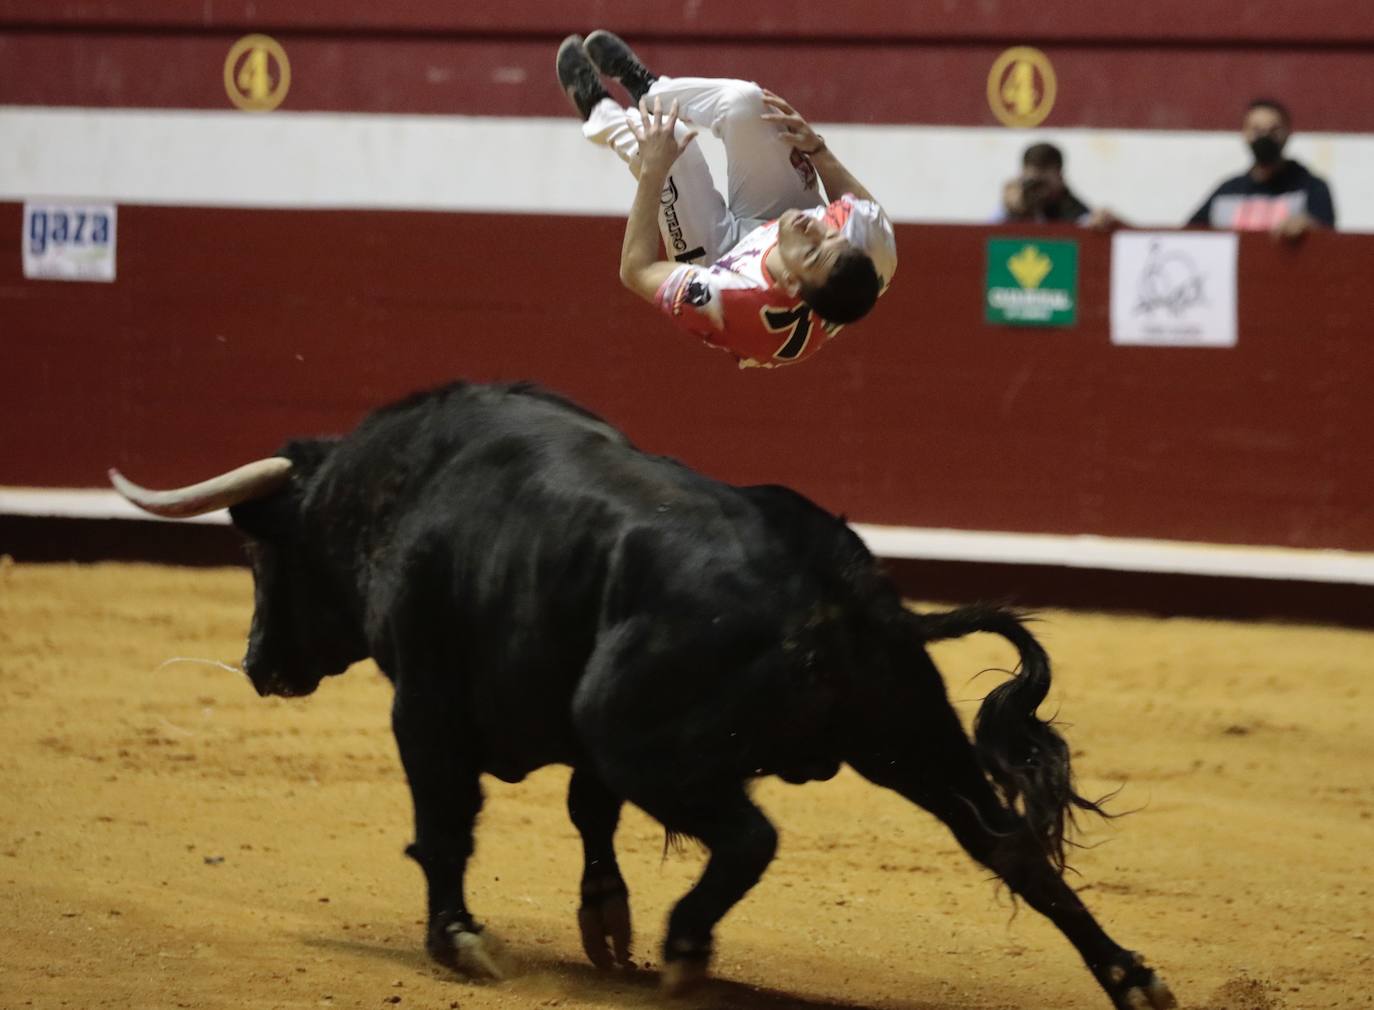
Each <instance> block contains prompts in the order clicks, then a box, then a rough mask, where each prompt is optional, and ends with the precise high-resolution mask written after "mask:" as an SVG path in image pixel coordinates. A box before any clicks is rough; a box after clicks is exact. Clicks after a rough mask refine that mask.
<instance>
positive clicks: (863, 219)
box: [656, 193, 897, 368]
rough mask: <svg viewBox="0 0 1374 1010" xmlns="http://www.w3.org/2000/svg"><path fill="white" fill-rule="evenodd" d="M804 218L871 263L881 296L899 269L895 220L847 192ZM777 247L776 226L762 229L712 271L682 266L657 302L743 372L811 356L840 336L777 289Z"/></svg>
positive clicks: (835, 328)
mask: <svg viewBox="0 0 1374 1010" xmlns="http://www.w3.org/2000/svg"><path fill="white" fill-rule="evenodd" d="M804 213H806V214H808V215H810V216H812V217H815V218H818V219H821V220H823V221H825V222H826V223H827V224H829V225H830V226H831V227H832V228H835V229H836V230H838V231H839V232H840V233H841V234H842V235H843V236H844V237H845V238H846V239H847V240H848V241H849V242H850V243H851V244H852V245H853V246H855V247H856V248H858V249H862V250H863V251H864V252H866V253H867V254H868V255H869V256H870V257H871V258H872V260H873V266H874V268H875V269H876V270H877V273H878V283H879V285H880V287H879V294H881V293H882V292H884V291H886V290H887V286H888V284H889V283H890V282H891V281H892V274H893V273H894V272H895V271H896V269H897V242H896V239H895V238H894V236H893V234H892V223H891V222H890V221H889V220H888V219H887V215H886V214H885V213H883V209H882V208H881V207H879V206H878V205H877V204H876V203H874V202H872V201H871V200H860V199H858V198H856V197H854V196H853V195H852V194H849V193H846V194H845V195H844V196H842V197H840V198H839V199H838V200H836V201H834V202H833V203H831V204H830V205H829V206H827V207H816V208H814V209H812V210H808V211H804ZM777 244H778V222H777V221H776V220H774V221H769V222H768V223H767V224H764V225H760V226H759V227H758V228H755V229H754V230H753V231H751V232H750V233H749V234H748V235H746V236H745V237H744V238H742V239H741V240H740V241H739V242H738V243H737V244H736V245H735V247H734V248H733V249H731V250H730V251H729V252H728V253H726V254H725V255H724V256H722V257H721V258H720V259H718V260H716V262H714V263H712V264H711V265H710V266H709V267H700V266H693V265H691V264H683V265H682V266H680V267H678V268H677V269H676V270H674V271H673V272H672V273H671V274H669V275H668V279H667V280H666V281H664V282H663V285H662V286H661V287H660V288H659V289H658V295H657V297H656V303H657V305H658V307H659V308H660V309H661V310H662V311H663V312H665V313H667V314H668V315H669V316H670V317H672V319H673V320H674V321H676V322H677V324H678V325H679V326H681V327H682V328H683V329H685V330H686V331H687V332H688V333H692V334H694V335H696V336H698V337H700V338H701V339H702V340H704V341H706V343H708V344H710V345H711V346H712V347H718V348H720V349H721V350H724V351H728V352H729V353H730V354H733V355H734V356H735V357H736V358H737V359H738V360H739V365H740V367H741V368H751V367H761V368H775V367H777V366H779V365H790V364H792V363H793V362H797V361H801V360H802V359H804V358H809V357H811V355H813V354H815V353H816V352H817V351H819V350H820V349H821V347H822V346H824V345H825V343H826V342H827V341H828V340H830V338H831V337H833V336H835V334H837V333H839V332H840V329H841V327H840V326H839V325H838V324H835V323H830V322H826V321H825V320H823V319H821V318H820V317H818V316H816V315H815V313H813V312H812V311H811V307H810V306H809V305H807V304H806V302H804V301H802V299H801V298H800V297H798V296H797V295H791V294H788V293H787V292H786V291H784V290H783V289H782V288H781V287H779V286H778V285H777V284H776V283H775V282H774V280H773V277H772V276H771V275H770V274H769V272H768V268H767V267H766V266H765V265H764V259H765V258H766V257H767V256H768V253H769V252H771V251H772V249H773V247H774V246H775V245H777Z"/></svg>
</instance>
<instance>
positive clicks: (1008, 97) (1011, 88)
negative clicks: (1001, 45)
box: [988, 46, 1058, 128]
mask: <svg viewBox="0 0 1374 1010" xmlns="http://www.w3.org/2000/svg"><path fill="white" fill-rule="evenodd" d="M1057 87H1058V84H1057V82H1056V81H1055V77H1054V66H1053V65H1052V64H1051V63H1050V60H1049V57H1047V56H1046V55H1045V54H1044V53H1042V52H1041V51H1040V50H1039V49H1035V48H1033V47H1031V46H1013V47H1012V48H1010V49H1008V50H1007V51H1006V52H1004V53H1002V55H1001V56H999V57H997V59H996V60H995V61H993V64H992V70H990V71H989V72H988V105H989V106H990V107H991V108H992V114H993V115H994V116H996V117H997V118H998V120H999V121H1000V122H1001V123H1002V125H1003V126H1011V127H1021V128H1024V127H1029V126H1039V125H1040V124H1041V123H1042V122H1044V120H1045V117H1046V116H1048V115H1049V114H1050V109H1052V108H1053V107H1054V96H1055V91H1056V88H1057Z"/></svg>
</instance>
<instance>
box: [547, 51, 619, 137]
mask: <svg viewBox="0 0 1374 1010" xmlns="http://www.w3.org/2000/svg"><path fill="white" fill-rule="evenodd" d="M555 65H556V66H557V68H558V83H559V84H561V85H562V86H563V91H564V92H565V93H566V94H567V96H568V98H569V99H570V100H571V101H572V103H573V107H574V108H575V109H577V114H578V115H579V116H581V117H582V121H583V122H586V121H587V117H588V116H590V115H591V114H592V109H594V108H595V107H596V103H597V102H599V101H601V99H603V98H609V97H610V95H609V94H608V93H607V91H606V87H605V85H603V84H602V83H601V78H600V77H599V76H598V75H597V72H596V67H594V66H592V61H591V60H589V59H587V51H586V50H585V49H583V48H582V36H581V35H569V36H568V37H567V38H566V39H564V40H563V41H562V43H561V44H560V45H559V46H558V60H557V62H556V64H555Z"/></svg>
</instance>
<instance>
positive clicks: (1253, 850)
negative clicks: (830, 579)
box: [0, 563, 1374, 1010]
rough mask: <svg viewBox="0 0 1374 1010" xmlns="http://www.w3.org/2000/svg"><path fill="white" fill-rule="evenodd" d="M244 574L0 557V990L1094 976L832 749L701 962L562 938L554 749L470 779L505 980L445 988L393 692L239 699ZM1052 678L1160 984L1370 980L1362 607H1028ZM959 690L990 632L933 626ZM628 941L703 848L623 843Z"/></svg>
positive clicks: (563, 849)
mask: <svg viewBox="0 0 1374 1010" xmlns="http://www.w3.org/2000/svg"><path fill="white" fill-rule="evenodd" d="M251 599H252V596H251V584H250V578H249V576H248V574H247V573H246V572H245V571H239V570H209V571H207V570H183V569H171V568H156V567H147V566H128V565H119V566H116V565H104V566H94V567H77V566H61V565H55V566H37V565H35V566H28V565H16V564H12V563H3V564H0V739H3V741H4V745H3V748H0V762H3V775H0V909H3V916H0V1007H3V1008H16V1007H27V1006H34V1007H73V1008H89V1007H137V1008H141V1010H142V1008H164V1007H165V1008H171V1007H191V1008H209V1007H226V1008H231V1007H232V1008H269V1007H292V1008H295V1007H301V1008H305V1007H309V1008H320V1007H366V1008H373V1007H376V1008H384V1007H399V1008H401V1010H405V1008H407V1007H410V1008H421V1007H424V1008H463V1010H483V1008H488V1007H492V1008H495V1007H501V1008H517V1007H561V1008H580V1007H614V1008H626V1007H673V1008H677V1010H698V1008H708V1007H710V1008H715V1007H723V1008H731V1010H783V1008H793V1007H796V1008H803V1010H819V1008H841V1010H847V1008H860V1007H883V1008H906V1010H984V1008H1015V1010H1031V1008H1046V1010H1073V1008H1098V1010H1102V1008H1104V1007H1106V1005H1107V1004H1106V1000H1105V999H1104V997H1103V996H1102V994H1101V993H1100V991H1099V990H1098V989H1097V988H1096V985H1095V984H1094V983H1093V981H1092V980H1091V978H1090V977H1089V975H1088V973H1087V972H1086V971H1085V970H1084V968H1083V967H1082V965H1081V964H1080V963H1079V962H1078V960H1077V958H1076V955H1075V954H1074V952H1073V951H1072V949H1071V948H1070V947H1069V945H1068V944H1067V942H1065V941H1064V940H1063V939H1062V938H1061V937H1060V936H1059V935H1058V933H1057V932H1055V931H1054V929H1053V928H1052V927H1050V926H1049V925H1048V923H1047V922H1045V921H1044V920H1042V919H1041V918H1040V917H1039V916H1038V915H1036V914H1035V913H1034V912H1032V911H1030V910H1029V909H1025V908H1022V910H1021V911H1020V913H1019V914H1017V915H1016V916H1015V917H1014V918H1013V917H1012V913H1011V906H1010V904H1009V902H1008V901H1007V898H1006V896H1005V894H1002V895H999V894H998V892H997V889H996V888H994V887H993V885H992V884H990V883H989V882H988V881H987V879H986V877H985V874H984V873H983V872H982V871H981V870H980V869H979V868H978V867H976V866H974V865H973V864H972V863H971V862H970V861H969V860H968V859H967V858H966V857H965V856H964V855H963V854H962V852H961V851H959V850H957V848H956V846H955V845H954V843H953V841H952V840H951V838H950V837H949V836H948V835H947V833H946V832H945V830H944V829H943V828H942V827H941V826H940V825H939V824H938V823H936V822H935V821H934V820H933V819H931V818H930V817H929V816H928V815H926V814H925V813H923V812H922V811H920V810H917V809H915V808H913V807H911V806H909V805H908V804H906V803H905V802H904V801H902V800H900V799H899V798H897V797H896V796H894V795H890V794H887V793H884V792H881V791H879V790H878V789H876V788H874V787H872V786H870V785H868V784H867V783H866V782H863V781H862V780H860V779H858V778H857V777H856V776H854V775H853V774H850V773H848V772H845V773H842V774H841V775H840V777H838V778H837V779H835V780H834V781H832V782H829V783H825V784H813V785H810V786H805V787H789V786H785V785H782V784H779V783H774V782H768V783H764V784H763V785H762V786H761V787H760V788H759V789H758V792H757V796H758V798H759V800H760V802H761V803H762V805H763V806H764V807H765V808H766V809H767V811H768V812H769V813H770V815H771V816H772V817H773V819H774V820H775V822H776V823H777V824H778V826H779V828H780V831H781V834H782V844H781V850H780V854H779V858H778V860H777V861H776V862H775V863H774V864H773V867H772V868H771V869H770V870H769V872H768V874H767V875H766V876H765V878H764V880H763V882H762V883H761V884H760V885H759V887H758V888H756V889H755V891H754V892H753V893H752V894H750V895H749V896H748V897H747V898H746V899H745V901H744V902H743V903H742V904H740V905H739V906H738V907H736V909H735V910H734V911H733V912H732V913H731V914H730V915H729V916H728V917H727V918H726V920H725V922H724V923H723V924H722V926H721V928H720V929H719V931H718V933H717V949H718V955H717V960H716V964H715V974H716V979H715V980H714V981H712V982H711V983H710V984H708V986H707V987H706V988H705V989H704V990H702V991H701V992H699V993H698V994H696V995H694V996H692V997H689V998H687V999H685V1000H681V1001H676V1002H669V1001H665V1000H663V999H661V998H660V997H659V996H658V995H657V993H656V991H655V989H654V985H653V984H654V976H655V974H656V973H655V971H654V970H653V969H652V968H651V969H650V970H649V971H646V972H640V973H637V974H634V975H625V974H604V975H603V974H600V973H598V972H597V971H595V970H594V969H592V968H591V966H590V965H589V964H587V963H586V962H585V961H584V958H583V955H582V953H581V950H580V947H579V945H578V941H577V932H576V926H575V922H574V903H575V895H576V890H577V881H578V873H579V865H580V850H579V847H578V843H577V839H576V835H575V833H574V831H573V829H572V827H571V825H570V824H569V823H568V820H567V818H566V816H565V814H564V808H563V795H564V788H565V786H566V782H567V772H566V770H564V769H547V770H545V771H542V772H540V773H538V774H536V775H534V776H532V777H531V778H530V779H529V780H527V781H526V782H524V783H522V784H520V785H516V786H510V785H504V784H501V783H497V782H489V783H488V784H487V807H486V810H485V812H484V814H483V817H482V820H481V822H480V824H479V828H478V848H477V856H476V858H475V861H474V864H473V866H472V868H471V872H470V875H469V885H470V897H471V903H472V907H473V908H474V910H475V911H476V913H477V914H478V915H479V917H481V918H482V919H484V920H485V921H486V922H487V923H488V924H489V925H490V926H491V928H493V929H494V930H496V931H498V932H499V934H500V935H501V936H502V937H503V938H504V940H505V942H506V945H507V947H508V953H509V955H510V956H511V957H512V958H513V959H514V960H515V962H516V963H517V966H518V974H517V975H516V976H515V977H513V978H512V979H510V980H509V981H506V982H502V983H496V984H486V985H473V984H469V983H466V982H463V981H461V980H458V979H455V978H451V977H448V976H446V975H444V974H443V973H441V972H439V971H438V970H437V969H435V968H432V967H431V965H430V964H429V962H428V961H427V960H426V959H425V957H424V955H423V952H422V950H421V944H420V938H421V928H420V924H419V922H420V916H421V914H422V907H423V891H422V879H421V875H420V871H419V869H418V867H416V866H415V865H414V864H412V863H411V862H410V861H408V860H406V859H405V858H403V856H402V854H401V850H402V847H403V846H404V845H405V844H406V843H407V842H408V841H409V840H410V801H409V796H408V793H407V791H406V788H405V785H404V781H403V778H402V774H401V770H400V766H399V763H398V760H397V757H396V752H395V748H394V745H393V742H392V739H391V735H390V730H389V726H388V709H389V703H390V688H389V686H388V685H387V683H386V682H385V681H384V680H383V679H382V678H381V676H380V675H379V674H378V673H377V672H376V670H375V669H374V668H373V667H371V666H370V665H363V666H360V667H359V668H357V669H355V670H353V671H351V672H350V673H349V674H348V675H347V676H345V677H341V678H336V679H333V680H330V681H327V682H326V683H325V684H324V686H323V687H322V689H321V690H320V691H319V692H318V693H317V694H316V695H315V696H313V697H310V698H307V699H302V700H296V701H281V700H262V699H259V698H258V697H257V696H256V695H255V694H254V693H253V691H252V690H251V688H250V686H249V685H248V683H247V681H246V680H245V679H244V678H242V677H240V676H239V675H236V674H234V673H230V672H227V671H224V670H220V669H215V668H213V667H209V666H198V665H191V664H180V663H179V664H172V665H168V666H162V665H161V664H162V663H163V662H164V661H165V660H167V659H168V658H170V657H177V656H191V657H208V658H212V659H222V660H228V661H236V660H237V658H238V657H239V656H240V655H241V654H242V649H243V639H244V635H245V632H246V629H247V624H248V619H249V615H250V611H251ZM1045 618H1046V619H1045V620H1044V622H1043V623H1042V624H1040V626H1039V629H1038V631H1039V634H1040V635H1041V637H1042V639H1043V641H1044V642H1045V644H1046V646H1047V647H1048V649H1049V651H1050V654H1051V656H1052V657H1053V659H1054V661H1055V663H1056V689H1055V692H1054V694H1053V695H1052V701H1053V702H1054V703H1056V704H1058V705H1059V706H1060V708H1061V714H1062V717H1063V718H1064V719H1065V720H1066V721H1068V722H1069V723H1071V724H1072V726H1071V728H1070V729H1069V730H1068V735H1069V739H1070V742H1071V743H1072V744H1073V746H1074V748H1075V753H1076V760H1077V768H1078V772H1079V776H1080V781H1081V784H1082V785H1084V786H1085V787H1086V791H1087V792H1089V793H1090V794H1093V793H1102V792H1105V791H1107V790H1109V789H1111V788H1114V787H1116V786H1117V785H1124V789H1123V791H1122V793H1121V794H1120V796H1119V798H1118V799H1117V800H1116V802H1115V809H1117V810H1126V809H1130V808H1139V809H1138V812H1136V813H1133V814H1131V815H1130V816H1128V817H1124V818H1122V819H1120V820H1118V821H1116V822H1114V823H1112V824H1100V823H1099V824H1093V825H1091V826H1090V830H1089V832H1088V833H1087V834H1086V836H1084V841H1086V842H1088V843H1089V844H1092V845H1094V846H1095V847H1093V848H1090V849H1087V850H1085V851H1083V852H1081V853H1079V855H1078V858H1077V860H1076V865H1077V868H1078V870H1079V872H1080V873H1081V874H1082V876H1081V877H1080V878H1078V885H1079V886H1081V888H1082V890H1083V891H1084V898H1085V900H1086V901H1087V902H1088V903H1089V905H1090V907H1092V908H1093V910H1094V911H1095V912H1096V913H1097V914H1098V916H1099V917H1100V919H1101V920H1102V921H1103V922H1104V924H1105V925H1106V926H1107V928H1108V930H1109V931H1110V932H1111V933H1112V934H1113V935H1114V936H1115V937H1116V938H1117V939H1118V940H1119V941H1121V942H1122V943H1124V944H1125V945H1127V946H1129V947H1133V948H1134V949H1138V950H1141V951H1143V952H1145V953H1146V954H1147V955H1148V957H1149V958H1150V960H1151V962H1152V963H1153V964H1154V965H1155V966H1156V967H1157V968H1158V969H1159V970H1160V971H1161V973H1162V974H1163V976H1164V977H1165V978H1166V979H1167V980H1168V982H1169V983H1170V985H1171V986H1172V987H1173V989H1174V992H1175V993H1176V994H1177V995H1178V996H1179V998H1180V1000H1181V1003H1182V1005H1183V1006H1184V1007H1190V1008H1202V1010H1304V1008H1318V1007H1369V1006H1371V1005H1374V953H1372V952H1374V948H1371V943H1370V941H1371V936H1374V895H1371V891H1374V729H1371V702H1374V678H1371V673H1372V672H1374V634H1368V633H1361V632H1354V631H1344V630H1332V629H1325V628H1311V627H1301V626H1273V625H1267V626H1266V625H1235V624H1217V623H1207V622H1200V621H1189V620H1157V619H1151V618H1129V617H1128V618H1121V617H1104V616H1098V615H1092V614H1070V613H1050V614H1047V615H1045ZM935 656H936V660H937V662H938V663H939V664H940V666H941V668H942V669H943V671H944V673H945V676H946V679H947V681H948V683H949V684H950V687H951V692H952V694H953V695H954V696H955V697H956V698H959V699H965V700H966V702H965V703H964V704H962V706H961V709H962V711H963V712H964V713H965V715H967V714H968V713H969V712H971V711H972V708H973V705H972V700H973V699H976V698H979V697H981V695H982V694H983V693H984V692H985V691H986V690H987V689H988V688H989V687H991V686H992V684H993V683H995V682H996V681H995V677H996V676H997V675H996V674H988V675H987V676H985V677H983V678H981V679H979V680H977V681H974V680H972V677H973V675H974V674H976V673H977V672H978V671H979V670H981V669H983V668H984V667H989V666H998V665H1005V664H1007V663H1009V662H1011V653H1010V650H1009V649H1008V648H1007V647H1006V646H1004V645H1003V644H1002V643H1001V642H1000V640H996V639H989V638H986V637H980V638H978V639H973V640H969V641H966V642H960V643H953V644H949V645H943V646H940V647H938V648H937V649H936V650H935ZM619 847H620V850H621V862H622V865H623V867H624V870H625V874H626V876H627V878H628V880H629V883H630V887H631V892H632V904H633V909H634V913H635V917H636V926H637V937H636V939H637V952H638V953H639V954H640V955H641V956H646V957H647V958H648V959H649V960H651V961H652V960H656V957H655V955H656V949H657V945H658V942H659V939H660V935H661V929H662V924H663V922H664V918H665V915H666V912H667V909H668V907H669V906H670V904H671V902H672V901H673V900H674V899H675V898H676V897H677V896H679V895H680V894H681V893H682V892H683V891H684V890H685V889H686V887H687V886H688V885H689V883H690V881H691V880H692V879H693V878H694V876H695V874H696V873H697V872H699V869H700V866H701V856H700V854H699V853H696V852H689V853H686V854H684V855H670V856H669V857H668V858H667V859H666V860H665V859H664V858H663V856H662V835H661V833H660V832H659V830H658V829H657V828H656V827H655V825H654V824H653V823H652V822H650V821H649V820H648V819H646V818H645V817H643V816H642V815H640V814H638V812H636V811H629V812H627V816H626V818H625V820H624V821H623V822H622V826H621V829H620V834H619Z"/></svg>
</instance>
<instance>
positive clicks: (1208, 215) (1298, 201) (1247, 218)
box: [1188, 98, 1336, 239]
mask: <svg viewBox="0 0 1374 1010" xmlns="http://www.w3.org/2000/svg"><path fill="white" fill-rule="evenodd" d="M1292 128H1293V121H1292V117H1290V116H1289V114H1288V110H1287V109H1286V108H1284V106H1283V105H1282V104H1280V103H1279V102H1276V101H1274V100H1273V99H1269V98H1257V99H1255V100H1254V101H1253V102H1251V103H1250V105H1249V107H1248V108H1247V109H1246V110H1245V120H1244V122H1243V124H1242V126H1241V135H1242V136H1243V137H1244V138H1245V142H1246V144H1248V145H1249V147H1250V152H1251V154H1252V155H1253V156H1254V159H1255V161H1254V164H1253V165H1251V166H1250V170H1249V171H1248V172H1245V173H1244V174H1242V175H1238V176H1236V177H1235V178H1234V179H1227V180H1226V181H1225V182H1223V183H1222V184H1221V185H1220V186H1218V187H1217V188H1216V190H1214V191H1213V193H1212V195H1211V196H1209V197H1207V201H1206V202H1205V203H1204V204H1203V205H1202V206H1201V207H1199V208H1198V210H1197V213H1195V214H1194V215H1193V216H1192V217H1191V218H1189V219H1188V223H1189V224H1190V225H1207V226H1210V227H1212V228H1232V229H1235V230H1237V231H1269V232H1271V233H1272V234H1273V235H1274V236H1275V237H1277V238H1283V239H1297V238H1299V237H1301V236H1302V235H1303V234H1305V233H1306V232H1307V231H1309V230H1310V229H1312V228H1321V227H1325V228H1334V227H1336V209H1335V207H1334V205H1333V204H1332V202H1331V190H1330V188H1328V187H1327V185H1326V183H1325V182H1323V181H1322V180H1321V179H1319V178H1317V177H1316V176H1315V175H1313V174H1312V173H1311V172H1309V171H1308V170H1307V168H1306V166H1304V165H1302V164H1300V163H1299V162H1296V161H1294V160H1293V159H1292V158H1285V157H1284V156H1283V145H1284V144H1285V143H1287V141H1288V137H1289V136H1290V134H1291V133H1292Z"/></svg>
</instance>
